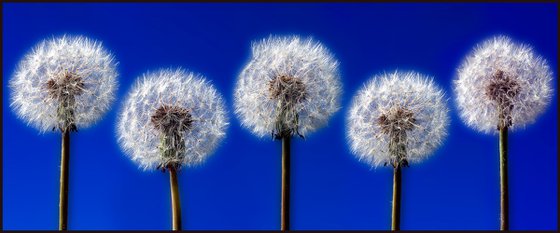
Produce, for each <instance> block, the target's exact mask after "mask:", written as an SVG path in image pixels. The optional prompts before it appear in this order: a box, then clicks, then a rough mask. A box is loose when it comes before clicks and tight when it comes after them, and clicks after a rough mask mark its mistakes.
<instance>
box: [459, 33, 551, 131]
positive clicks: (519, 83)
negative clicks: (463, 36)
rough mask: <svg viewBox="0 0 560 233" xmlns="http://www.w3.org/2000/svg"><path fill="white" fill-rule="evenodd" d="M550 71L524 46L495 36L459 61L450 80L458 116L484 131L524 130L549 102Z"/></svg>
mask: <svg viewBox="0 0 560 233" xmlns="http://www.w3.org/2000/svg"><path fill="white" fill-rule="evenodd" d="M551 81H552V72H551V70H550V67H549V65H548V64H547V62H546V61H545V60H544V59H543V58H541V57H540V56H538V55H536V54H535V53H534V51H533V49H532V48H531V47H529V46H527V45H524V44H516V43H514V42H513V41H512V40H511V39H510V38H508V37H505V36H497V37H494V38H492V39H489V40H486V41H484V42H483V43H482V44H480V45H478V46H477V47H476V48H475V49H474V50H473V51H472V52H471V53H470V54H469V55H468V56H467V57H466V58H465V60H464V61H463V63H462V65H461V66H460V68H459V69H458V72H457V77H456V79H455V80H454V92H455V96H456V98H455V101H456V103H457V106H458V108H459V115H460V117H461V118H462V120H463V121H464V122H465V123H466V124H467V125H469V126H470V127H473V128H475V129H476V130H478V131H480V132H484V133H497V132H498V129H499V128H502V127H509V129H510V130H515V129H518V128H520V127H521V128H523V127H525V126H526V125H527V124H530V123H532V122H534V121H535V119H536V118H537V117H538V116H539V115H540V114H541V113H542V112H544V110H545V109H546V107H547V106H548V105H549V104H550V101H551V98H552V95H553V91H552V87H551Z"/></svg>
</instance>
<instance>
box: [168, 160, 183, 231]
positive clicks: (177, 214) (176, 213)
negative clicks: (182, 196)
mask: <svg viewBox="0 0 560 233" xmlns="http://www.w3.org/2000/svg"><path fill="white" fill-rule="evenodd" d="M167 168H168V169H169V184H170V186H171V216H172V219H173V220H172V221H173V222H172V223H173V230H174V231H180V230H181V202H180V200H179V184H178V182H177V169H175V166H173V165H168V166H167Z"/></svg>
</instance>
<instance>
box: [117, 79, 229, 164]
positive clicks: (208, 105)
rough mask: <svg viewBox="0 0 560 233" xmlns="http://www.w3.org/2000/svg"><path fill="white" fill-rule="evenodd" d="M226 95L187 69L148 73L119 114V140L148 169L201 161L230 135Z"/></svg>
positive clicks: (128, 153)
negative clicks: (227, 127)
mask: <svg viewBox="0 0 560 233" xmlns="http://www.w3.org/2000/svg"><path fill="white" fill-rule="evenodd" d="M227 125H228V119H227V112H226V109H225V104H224V101H223V98H222V96H221V95H220V94H219V93H218V92H217V90H216V89H215V88H214V87H213V86H212V85H211V84H210V83H208V82H207V81H206V80H205V79H204V77H202V76H198V75H195V74H193V73H189V72H185V71H183V70H181V69H175V70H172V69H163V70H159V71H156V72H153V73H147V74H144V75H143V77H142V78H141V79H139V81H137V83H136V84H135V85H134V87H133V88H132V89H131V90H130V92H129V94H128V96H127V98H126V100H125V101H124V105H123V107H122V109H121V112H120V113H119V119H118V123H117V131H118V142H119V144H120V145H121V147H122V148H123V150H124V151H125V152H126V154H127V155H128V156H129V157H130V158H131V159H132V160H133V161H134V162H136V163H137V164H139V165H140V167H142V168H144V169H162V170H165V169H166V168H168V167H169V166H174V167H176V168H179V167H181V166H184V165H186V166H192V165H196V164H200V163H201V162H203V161H204V159H205V158H206V157H207V156H208V155H210V154H211V153H212V152H213V151H214V150H215V148H216V147H217V146H218V144H219V143H220V142H221V141H222V140H223V138H224V137H225V130H226V126H227Z"/></svg>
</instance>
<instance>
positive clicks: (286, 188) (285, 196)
mask: <svg viewBox="0 0 560 233" xmlns="http://www.w3.org/2000/svg"><path fill="white" fill-rule="evenodd" d="M281 206H282V207H281V213H280V214H281V219H280V230H281V231H287V230H289V229H290V136H289V135H285V136H283V137H282V203H281Z"/></svg>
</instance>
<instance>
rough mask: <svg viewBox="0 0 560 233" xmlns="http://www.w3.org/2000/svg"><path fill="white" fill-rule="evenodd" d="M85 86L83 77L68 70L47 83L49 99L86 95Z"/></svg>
mask: <svg viewBox="0 0 560 233" xmlns="http://www.w3.org/2000/svg"><path fill="white" fill-rule="evenodd" d="M84 86H85V84H84V81H83V79H82V77H80V76H79V75H77V74H76V73H73V72H69V71H67V70H65V71H64V72H62V73H61V74H60V75H58V76H56V77H53V78H51V79H49V80H48V81H47V91H48V93H49V97H51V98H53V99H57V100H64V99H66V98H72V97H74V96H77V95H81V94H82V93H84Z"/></svg>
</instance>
